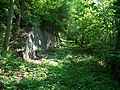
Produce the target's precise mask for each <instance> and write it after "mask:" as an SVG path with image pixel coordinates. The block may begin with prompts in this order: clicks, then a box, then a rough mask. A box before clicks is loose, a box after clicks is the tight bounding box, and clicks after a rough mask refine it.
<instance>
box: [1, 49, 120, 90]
mask: <svg viewBox="0 0 120 90" xmlns="http://www.w3.org/2000/svg"><path fill="white" fill-rule="evenodd" d="M61 51H62V52H61ZM66 52H67V53H66ZM70 52H72V53H73V51H72V50H71V49H67V51H66V50H64V49H60V51H59V50H58V49H56V50H54V52H53V51H52V52H51V53H50V55H49V57H48V58H46V59H44V60H40V62H41V63H37V64H36V63H32V62H26V61H24V62H23V61H22V62H21V63H23V64H21V65H20V66H18V67H19V68H18V69H17V68H16V69H14V70H12V69H8V70H9V71H8V72H6V73H5V72H2V77H1V79H2V82H3V83H4V84H5V87H4V88H5V89H7V90H9V89H12V90H13V89H15V90H16V89H19V90H21V89H22V90H26V89H28V90H48V89H50V90H94V89H95V90H108V88H110V89H112V88H115V90H119V89H118V88H119V87H118V83H117V82H116V81H114V80H113V79H112V77H111V76H110V74H109V72H108V71H107V69H106V68H104V67H103V66H102V65H100V64H99V63H98V60H97V58H95V57H94V56H91V55H85V54H81V53H77V54H76V55H75V54H71V53H70ZM74 53H75V52H74ZM53 55H55V56H53ZM62 56H64V57H62ZM16 62H18V61H16Z"/></svg>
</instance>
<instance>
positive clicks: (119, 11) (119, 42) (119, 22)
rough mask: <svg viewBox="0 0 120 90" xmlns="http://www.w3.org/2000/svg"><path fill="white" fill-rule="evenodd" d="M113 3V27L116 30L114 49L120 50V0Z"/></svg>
mask: <svg viewBox="0 0 120 90" xmlns="http://www.w3.org/2000/svg"><path fill="white" fill-rule="evenodd" d="M114 5H115V6H116V13H115V18H116V21H115V28H116V31H117V36H116V49H118V50H120V0H117V1H116V2H115V3H114Z"/></svg>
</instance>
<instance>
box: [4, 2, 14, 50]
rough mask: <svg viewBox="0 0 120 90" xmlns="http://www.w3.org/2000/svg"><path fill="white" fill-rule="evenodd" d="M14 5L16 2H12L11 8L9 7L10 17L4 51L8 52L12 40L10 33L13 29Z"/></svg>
mask: <svg viewBox="0 0 120 90" xmlns="http://www.w3.org/2000/svg"><path fill="white" fill-rule="evenodd" d="M13 4H14V0H10V6H9V10H8V11H9V15H8V22H7V30H6V32H5V39H4V44H3V47H4V50H8V49H9V48H8V47H9V39H10V32H11V29H12V19H13Z"/></svg>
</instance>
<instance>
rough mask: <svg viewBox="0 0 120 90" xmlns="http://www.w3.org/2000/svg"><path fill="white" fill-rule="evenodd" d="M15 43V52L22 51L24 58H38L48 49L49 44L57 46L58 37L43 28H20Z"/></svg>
mask: <svg viewBox="0 0 120 90" xmlns="http://www.w3.org/2000/svg"><path fill="white" fill-rule="evenodd" d="M12 41H14V42H18V43H20V44H21V45H20V44H19V45H18V46H17V45H16V44H15V45H14V46H15V47H16V52H22V57H23V58H24V59H39V58H41V56H42V55H44V54H47V53H48V52H49V51H50V47H51V45H53V46H58V44H59V39H58V37H56V36H55V35H53V34H50V33H48V32H47V31H45V30H41V29H35V28H24V29H21V30H20V32H19V35H18V37H17V40H12ZM12 43H13V42H12Z"/></svg>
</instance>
